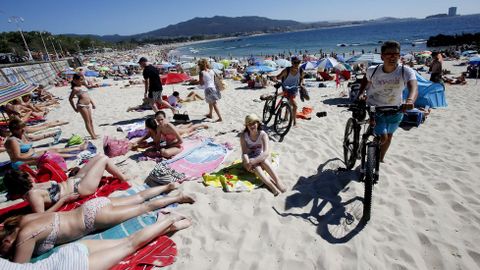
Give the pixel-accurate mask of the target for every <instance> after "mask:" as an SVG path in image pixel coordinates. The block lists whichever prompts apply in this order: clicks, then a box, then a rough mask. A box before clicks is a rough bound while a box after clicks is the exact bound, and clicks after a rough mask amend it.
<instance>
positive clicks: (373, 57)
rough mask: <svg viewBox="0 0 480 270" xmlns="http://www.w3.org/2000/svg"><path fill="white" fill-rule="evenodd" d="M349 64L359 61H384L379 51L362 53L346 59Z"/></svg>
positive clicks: (370, 62) (379, 62)
mask: <svg viewBox="0 0 480 270" xmlns="http://www.w3.org/2000/svg"><path fill="white" fill-rule="evenodd" d="M346 62H347V63H348V64H359V63H368V65H372V64H381V63H383V60H382V57H381V56H380V54H378V53H364V54H360V55H356V56H353V57H352V58H350V59H347V61H346Z"/></svg>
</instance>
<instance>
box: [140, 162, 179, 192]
mask: <svg viewBox="0 0 480 270" xmlns="http://www.w3.org/2000/svg"><path fill="white" fill-rule="evenodd" d="M185 178H186V176H185V174H183V173H179V172H177V171H176V170H174V169H172V168H170V167H168V165H166V164H163V163H157V165H155V167H154V168H153V170H152V171H151V172H150V174H149V175H148V176H147V178H146V179H145V183H146V184H147V185H149V186H150V187H154V186H161V185H166V184H169V183H173V182H179V181H182V180H184V179H185Z"/></svg>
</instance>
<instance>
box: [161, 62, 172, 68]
mask: <svg viewBox="0 0 480 270" xmlns="http://www.w3.org/2000/svg"><path fill="white" fill-rule="evenodd" d="M159 66H160V67H161V68H166V69H168V68H172V67H175V65H174V64H171V63H167V62H165V63H161V64H160V65H159Z"/></svg>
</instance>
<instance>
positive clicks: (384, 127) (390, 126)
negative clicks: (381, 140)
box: [373, 112, 403, 135]
mask: <svg viewBox="0 0 480 270" xmlns="http://www.w3.org/2000/svg"><path fill="white" fill-rule="evenodd" d="M402 119H403V113H402V112H399V113H396V114H383V113H379V114H377V115H375V123H376V124H375V129H374V131H373V132H374V133H375V134H376V135H383V134H393V133H394V132H395V130H397V128H398V126H399V125H400V122H402Z"/></svg>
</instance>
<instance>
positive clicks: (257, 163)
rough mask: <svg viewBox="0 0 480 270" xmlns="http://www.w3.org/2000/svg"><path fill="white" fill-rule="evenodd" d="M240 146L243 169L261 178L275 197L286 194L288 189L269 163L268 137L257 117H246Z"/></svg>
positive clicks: (250, 115) (251, 115) (253, 115)
mask: <svg viewBox="0 0 480 270" xmlns="http://www.w3.org/2000/svg"><path fill="white" fill-rule="evenodd" d="M240 145H241V147H242V162H243V167H244V168H245V169H246V170H248V171H251V172H254V173H255V174H256V175H257V176H258V177H260V179H261V180H262V182H263V183H265V185H267V187H268V188H269V189H270V191H271V192H272V193H273V194H274V195H275V196H277V195H278V194H280V193H283V192H285V191H286V190H287V189H286V188H285V186H284V185H283V184H282V183H281V181H280V179H279V178H278V175H277V173H276V172H275V171H274V170H273V167H272V164H271V163H270V161H269V158H270V148H269V145H268V135H267V133H265V131H263V130H262V129H261V124H260V118H258V116H257V115H255V114H249V115H247V117H245V130H244V131H243V132H242V133H240ZM265 172H266V173H265Z"/></svg>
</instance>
